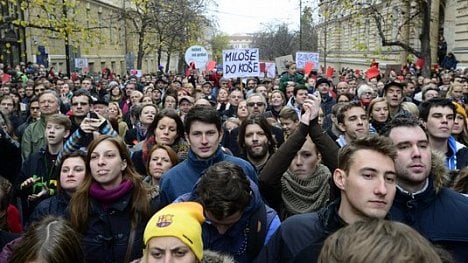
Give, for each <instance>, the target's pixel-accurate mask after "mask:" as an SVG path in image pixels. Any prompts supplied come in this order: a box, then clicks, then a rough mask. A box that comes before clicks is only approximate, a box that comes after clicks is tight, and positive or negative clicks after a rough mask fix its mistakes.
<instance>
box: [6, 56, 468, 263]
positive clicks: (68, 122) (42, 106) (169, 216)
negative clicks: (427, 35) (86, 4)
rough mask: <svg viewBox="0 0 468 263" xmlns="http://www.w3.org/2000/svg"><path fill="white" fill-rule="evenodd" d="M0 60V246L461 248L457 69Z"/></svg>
mask: <svg viewBox="0 0 468 263" xmlns="http://www.w3.org/2000/svg"><path fill="white" fill-rule="evenodd" d="M0 66H1V68H3V69H4V70H3V71H1V72H0V79H2V83H1V86H0V149H1V150H0V158H1V160H2V164H1V165H0V198H1V200H0V210H1V211H0V215H1V216H0V226H1V228H0V230H1V232H0V233H1V235H0V240H1V241H2V242H1V244H0V248H3V251H2V252H1V253H0V261H1V262H36V261H38V262H125V263H127V262H376V261H379V262H380V261H385V260H384V259H389V258H392V259H395V260H396V261H397V262H468V250H466V247H467V246H468V225H467V224H466V222H468V197H467V195H468V114H467V112H468V70H465V71H462V70H456V69H452V70H445V69H443V70H442V69H441V70H436V71H434V72H433V74H432V76H430V77H424V76H422V75H419V74H418V73H417V71H415V70H411V69H408V68H403V69H402V70H401V71H398V73H397V72H396V71H394V70H391V71H389V72H388V73H387V74H384V73H382V72H380V71H379V69H378V66H376V65H373V66H371V68H369V69H368V70H367V72H365V73H361V72H360V71H359V70H351V69H342V70H340V71H337V72H334V73H333V74H331V75H330V74H322V72H317V71H312V72H311V73H309V74H303V72H301V71H299V70H298V69H297V68H296V64H295V63H294V62H288V63H287V64H286V69H287V71H286V72H283V73H281V74H279V75H278V76H277V78H274V79H269V78H258V77H255V78H246V79H241V78H237V79H229V78H224V77H223V74H222V70H221V68H219V67H218V68H217V69H215V70H213V71H208V72H206V71H203V72H199V71H197V70H190V69H189V70H188V71H187V73H186V74H174V73H172V72H169V73H168V74H165V73H162V72H158V73H154V74H152V73H148V74H143V75H141V76H139V77H137V76H135V75H131V74H129V75H126V76H119V75H117V74H114V73H112V72H111V71H110V70H108V69H106V70H103V71H102V73H101V74H90V75H83V76H82V75H79V74H76V73H74V74H72V75H71V76H70V77H67V76H62V75H61V74H57V73H55V72H54V70H53V69H50V70H46V69H45V68H44V67H43V66H38V65H34V64H28V65H24V64H21V65H18V66H17V67H15V68H11V67H9V66H7V65H3V64H0ZM51 235H54V236H56V238H54V239H53V241H52V239H51V238H50V236H51ZM41 260H42V261H41Z"/></svg>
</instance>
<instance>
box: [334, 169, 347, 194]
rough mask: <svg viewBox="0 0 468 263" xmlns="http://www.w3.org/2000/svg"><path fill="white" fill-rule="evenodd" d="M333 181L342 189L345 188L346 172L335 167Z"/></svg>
mask: <svg viewBox="0 0 468 263" xmlns="http://www.w3.org/2000/svg"><path fill="white" fill-rule="evenodd" d="M333 181H334V182H335V185H336V186H337V187H338V188H339V189H340V190H344V189H345V186H346V172H345V171H343V170H341V169H339V168H337V169H335V172H333Z"/></svg>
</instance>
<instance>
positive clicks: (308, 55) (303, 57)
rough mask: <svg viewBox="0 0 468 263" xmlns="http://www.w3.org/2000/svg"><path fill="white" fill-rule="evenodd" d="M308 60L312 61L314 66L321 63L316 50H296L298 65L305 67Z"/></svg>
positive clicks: (298, 66)
mask: <svg viewBox="0 0 468 263" xmlns="http://www.w3.org/2000/svg"><path fill="white" fill-rule="evenodd" d="M307 62H312V63H313V64H312V65H313V66H314V68H318V66H319V65H320V63H319V53H315V52H300V51H298V52H296V67H297V68H298V69H299V68H300V69H303V68H304V67H305V64H307Z"/></svg>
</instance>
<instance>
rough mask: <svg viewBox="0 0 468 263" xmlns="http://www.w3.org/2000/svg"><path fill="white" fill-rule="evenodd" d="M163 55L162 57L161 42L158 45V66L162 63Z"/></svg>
mask: <svg viewBox="0 0 468 263" xmlns="http://www.w3.org/2000/svg"><path fill="white" fill-rule="evenodd" d="M161 57H162V46H161V44H160V45H159V46H158V68H159V65H161Z"/></svg>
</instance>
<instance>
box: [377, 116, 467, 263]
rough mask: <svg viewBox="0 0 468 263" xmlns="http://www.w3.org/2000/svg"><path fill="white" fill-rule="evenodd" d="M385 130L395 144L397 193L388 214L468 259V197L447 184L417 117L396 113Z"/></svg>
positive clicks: (460, 259)
mask: <svg viewBox="0 0 468 263" xmlns="http://www.w3.org/2000/svg"><path fill="white" fill-rule="evenodd" d="M388 125H389V126H388V129H387V130H386V131H385V133H384V134H385V135H387V136H388V137H389V138H390V139H391V140H392V141H393V143H394V144H395V145H396V147H397V153H398V154H397V159H396V161H395V166H396V171H397V193H396V196H395V201H394V202H393V206H392V209H391V210H390V215H391V218H392V220H397V221H400V222H403V223H405V224H407V225H409V226H411V227H413V228H414V229H416V230H417V231H418V232H419V233H420V234H421V235H423V236H424V237H425V238H427V239H428V240H429V241H431V242H432V243H433V244H435V245H439V246H441V247H442V248H444V249H446V250H447V251H448V252H450V253H451V254H452V255H453V257H454V258H455V260H456V262H467V260H468V249H467V248H468V224H467V222H468V198H467V197H465V196H463V195H462V194H459V193H456V192H454V191H452V190H450V189H448V188H446V187H444V185H446V183H447V179H446V171H445V168H444V156H441V157H439V156H438V155H437V154H434V153H432V152H431V144H430V142H429V139H428V136H427V135H426V133H425V132H424V130H423V129H422V128H421V127H420V126H419V122H418V120H417V119H415V118H412V117H404V116H403V117H398V116H397V118H395V119H393V120H392V121H391V122H390V123H389V124H388Z"/></svg>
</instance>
